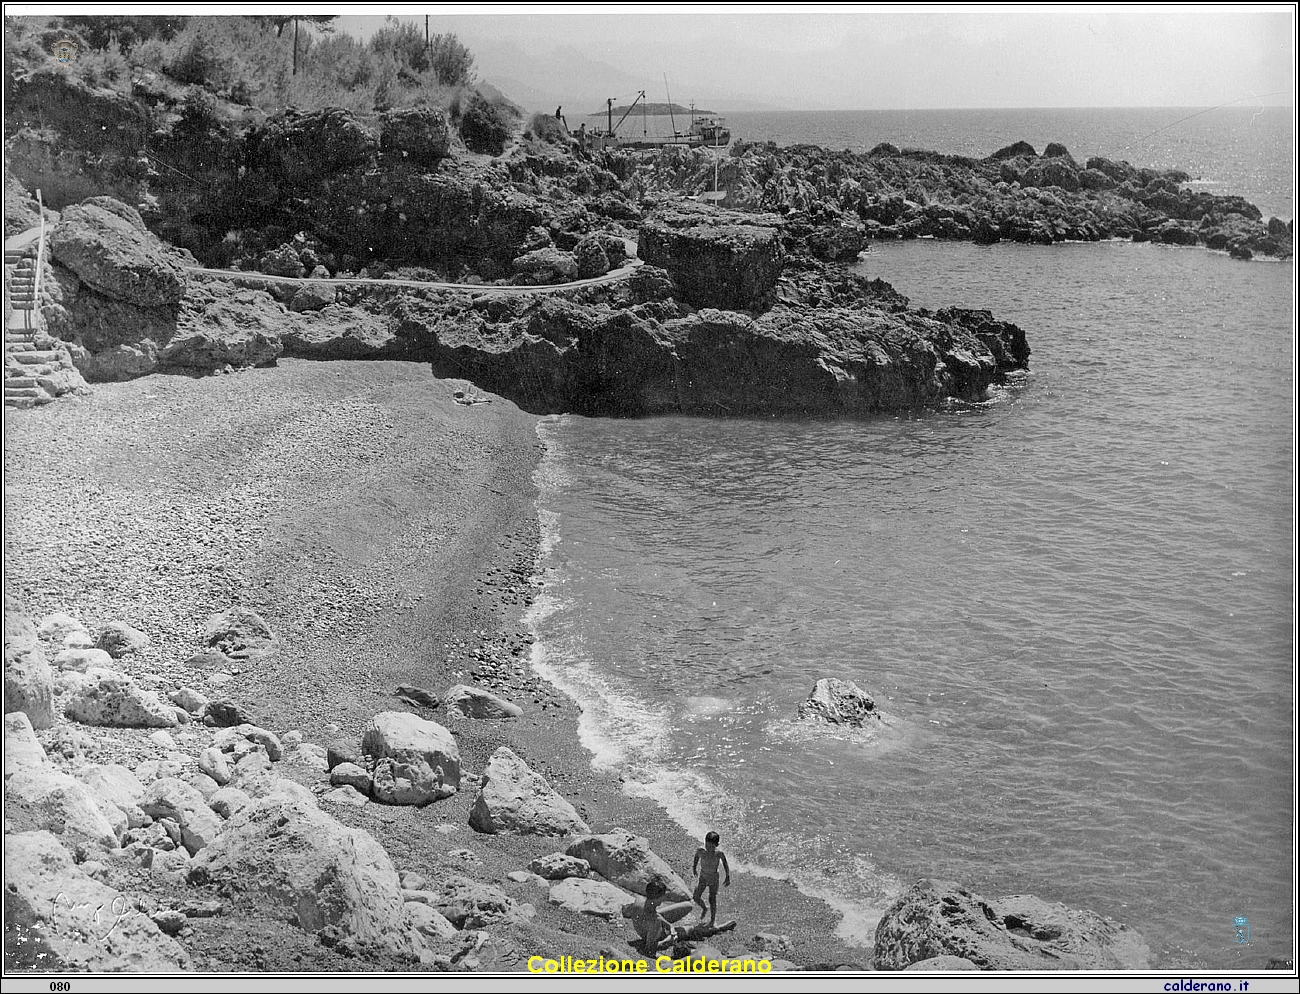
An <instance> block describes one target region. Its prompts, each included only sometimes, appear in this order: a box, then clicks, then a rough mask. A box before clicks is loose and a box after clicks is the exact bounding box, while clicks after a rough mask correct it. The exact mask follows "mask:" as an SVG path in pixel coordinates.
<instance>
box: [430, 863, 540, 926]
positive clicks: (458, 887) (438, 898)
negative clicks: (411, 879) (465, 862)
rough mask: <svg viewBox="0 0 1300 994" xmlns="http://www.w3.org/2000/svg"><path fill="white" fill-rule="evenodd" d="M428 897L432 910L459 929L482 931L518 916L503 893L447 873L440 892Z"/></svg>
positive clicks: (483, 884)
mask: <svg viewBox="0 0 1300 994" xmlns="http://www.w3.org/2000/svg"><path fill="white" fill-rule="evenodd" d="M407 893H408V894H409V893H411V892H410V891H408V892H407ZM429 896H430V897H431V898H432V906H433V908H434V909H435V910H436V911H437V912H438V913H439V914H441V915H442V916H443V917H444V918H446V919H447V920H448V921H449V922H451V923H452V924H453V925H455V926H456V927H457V928H459V929H466V928H483V927H485V926H487V925H493V924H497V923H500V922H503V921H506V920H508V919H512V918H516V917H518V914H519V912H518V910H517V908H516V905H515V902H514V901H512V900H510V898H509V897H508V896H507V895H506V894H505V892H504V891H502V890H500V889H499V888H497V887H493V886H492V885H491V884H485V883H482V882H480V881H478V880H471V879H470V878H469V877H462V876H460V875H459V874H454V873H453V874H449V875H448V876H447V877H446V878H445V879H444V880H443V882H442V890H441V892H439V893H434V894H430V895H429Z"/></svg>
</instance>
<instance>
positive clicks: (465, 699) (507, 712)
mask: <svg viewBox="0 0 1300 994" xmlns="http://www.w3.org/2000/svg"><path fill="white" fill-rule="evenodd" d="M442 702H443V703H444V704H445V705H446V706H447V708H448V709H449V710H454V711H459V712H460V713H461V714H463V715H464V716H465V717H466V718H518V717H520V716H521V715H523V713H524V709H523V708H521V707H520V706H519V705H518V704H513V703H511V702H510V701H507V700H506V699H505V698H504V697H498V696H497V695H496V694H494V693H492V691H490V690H484V689H483V688H482V687H470V686H468V685H466V684H463V683H458V684H456V685H455V686H454V687H450V688H448V690H447V693H446V694H444V695H443V699H442Z"/></svg>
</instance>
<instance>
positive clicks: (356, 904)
mask: <svg viewBox="0 0 1300 994" xmlns="http://www.w3.org/2000/svg"><path fill="white" fill-rule="evenodd" d="M304 794H305V792H301V793H299V792H293V791H287V790H272V791H271V792H270V793H269V794H268V795H267V796H266V797H263V798H261V799H260V800H255V801H253V802H251V803H250V804H248V805H247V806H246V807H244V808H243V809H242V810H240V811H238V812H237V813H235V814H233V815H232V816H231V818H230V820H229V821H227V822H226V823H225V826H224V829H223V830H222V832H221V833H220V834H219V835H218V836H217V837H216V839H215V840H214V841H213V842H212V843H211V844H209V845H208V846H207V847H206V848H204V849H202V850H201V851H200V852H199V854H198V855H197V856H196V857H195V859H194V866H193V870H192V871H191V873H192V874H193V875H194V876H195V877H196V879H199V880H202V881H209V882H212V883H215V884H217V885H218V886H220V887H221V888H222V889H223V890H225V891H226V892H227V893H230V894H232V895H237V896H240V897H244V898H249V899H252V900H254V901H259V902H271V903H273V904H274V905H278V906H279V907H281V908H283V909H284V910H285V911H287V912H288V913H290V914H291V915H292V916H293V920H294V922H295V923H296V924H297V925H298V926H299V927H300V928H302V929H305V930H306V931H308V932H320V931H321V930H322V929H326V928H328V927H330V926H334V927H336V928H338V929H340V930H341V931H342V932H343V933H344V935H346V936H348V937H350V938H351V939H352V940H353V941H355V942H357V943H361V944H363V945H367V944H368V945H373V946H375V947H378V948H379V949H385V950H389V951H391V952H395V953H398V954H404V955H407V956H414V955H416V954H417V949H418V946H417V940H416V939H415V937H414V936H412V935H411V933H410V931H409V929H408V927H407V921H406V918H405V916H404V914H403V905H404V904H405V901H404V900H403V898H402V888H401V885H400V883H399V881H398V877H397V871H396V869H394V867H393V864H392V861H391V860H390V859H389V858H388V854H387V853H386V852H384V849H383V847H382V846H380V845H379V843H378V842H376V841H375V840H374V838H372V837H371V835H370V834H369V833H368V832H364V831H362V830H360V829H353V828H345V827H344V826H343V825H341V824H339V823H338V822H337V821H335V820H334V819H333V818H331V817H330V816H329V815H327V814H325V813H324V812H323V811H321V810H320V808H318V807H316V805H315V804H314V803H312V802H311V800H310V795H309V794H307V795H306V796H304Z"/></svg>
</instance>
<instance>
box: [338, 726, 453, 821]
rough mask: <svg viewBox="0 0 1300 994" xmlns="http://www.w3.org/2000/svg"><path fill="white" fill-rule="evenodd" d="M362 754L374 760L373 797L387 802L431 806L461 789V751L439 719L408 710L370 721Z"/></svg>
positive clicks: (363, 737)
mask: <svg viewBox="0 0 1300 994" xmlns="http://www.w3.org/2000/svg"><path fill="white" fill-rule="evenodd" d="M361 751H362V752H363V753H364V754H365V755H367V756H369V757H371V759H372V760H374V769H373V771H372V775H373V778H374V783H373V787H372V790H373V796H374V798H375V800H377V801H380V802H383V803H385V804H420V805H423V804H428V803H430V802H432V801H437V800H441V799H442V798H444V797H450V796H451V795H452V794H454V793H456V791H457V790H459V789H460V750H459V749H458V748H457V746H456V740H455V739H454V738H452V735H451V732H449V731H448V730H447V729H446V728H444V727H443V726H442V725H439V724H438V723H437V722H436V721H427V720H426V719H424V718H421V717H419V716H418V715H414V714H409V713H407V712H405V711H385V712H383V713H381V714H377V715H375V716H374V718H372V719H371V721H370V724H369V725H367V726H366V729H365V731H364V732H363V733H362V736H361Z"/></svg>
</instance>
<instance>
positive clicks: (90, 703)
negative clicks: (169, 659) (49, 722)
mask: <svg viewBox="0 0 1300 994" xmlns="http://www.w3.org/2000/svg"><path fill="white" fill-rule="evenodd" d="M63 710H64V713H65V714H66V715H67V716H68V717H69V718H71V719H73V720H74V721H79V722H81V723H82V724H85V725H108V726H112V727H115V728H175V727H176V726H177V725H178V724H179V723H180V722H179V721H178V719H177V717H176V709H175V708H174V707H173V706H172V705H171V704H170V703H169V702H167V701H165V700H163V699H162V697H160V696H159V695H158V694H156V693H154V692H153V691H152V690H144V689H143V688H141V687H139V686H137V684H136V682H135V681H134V680H133V679H132V678H131V677H129V676H127V675H126V674H125V673H119V672H117V671H116V670H104V669H90V670H87V671H86V673H85V675H84V677H81V678H80V679H79V680H78V683H77V685H76V687H75V688H74V689H73V690H72V692H71V693H70V694H69V697H68V702H67V704H66V705H64V709H63Z"/></svg>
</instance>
